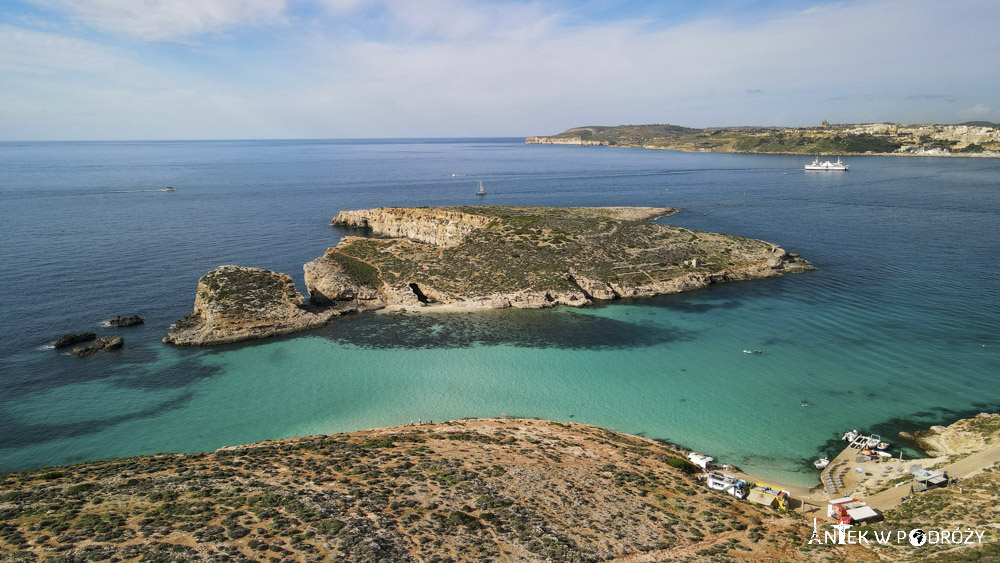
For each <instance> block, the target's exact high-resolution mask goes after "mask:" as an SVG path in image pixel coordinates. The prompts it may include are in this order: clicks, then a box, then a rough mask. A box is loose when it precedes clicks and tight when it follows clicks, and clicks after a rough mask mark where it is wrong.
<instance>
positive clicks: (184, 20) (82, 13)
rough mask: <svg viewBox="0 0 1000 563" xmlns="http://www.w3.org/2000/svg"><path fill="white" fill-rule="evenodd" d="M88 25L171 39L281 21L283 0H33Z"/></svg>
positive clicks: (118, 31) (148, 37)
mask: <svg viewBox="0 0 1000 563" xmlns="http://www.w3.org/2000/svg"><path fill="white" fill-rule="evenodd" d="M34 1H35V2H36V3H38V4H40V5H42V6H46V7H48V8H51V9H54V10H57V11H59V12H62V13H65V14H66V15H68V16H69V17H70V18H72V19H74V20H76V21H79V22H81V23H83V24H85V25H87V26H90V27H93V28H96V29H99V30H102V31H109V32H113V33H120V34H126V35H131V36H133V37H138V38H140V39H146V40H150V41H169V40H175V39H181V38H185V37H190V36H194V35H198V34H202V33H212V32H220V31H225V30H228V29H231V28H235V27H238V26H245V25H263V24H269V23H274V22H276V21H282V20H283V18H284V11H285V1H284V0H34Z"/></svg>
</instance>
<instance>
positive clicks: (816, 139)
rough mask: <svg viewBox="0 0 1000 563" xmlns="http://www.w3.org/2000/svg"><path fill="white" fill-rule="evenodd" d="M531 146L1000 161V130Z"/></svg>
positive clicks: (863, 130)
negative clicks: (966, 158)
mask: <svg viewBox="0 0 1000 563" xmlns="http://www.w3.org/2000/svg"><path fill="white" fill-rule="evenodd" d="M524 142H525V144H529V145H571V146H609V147H626V148H643V149H660V150H677V151H683V152H722V153H751V154H800V155H836V154H841V155H878V156H935V157H937V156H955V157H979V158H1000V125H998V124H994V123H987V122H969V123H965V124H959V125H937V124H922V125H900V124H898V123H896V124H888V123H870V124H849V125H829V124H827V123H825V122H824V123H823V124H822V125H820V126H819V127H712V128H705V129H696V128H691V127H683V126H680V125H659V124H655V125H618V126H613V127H607V126H588V127H574V128H572V129H567V130H566V131H563V132H562V133H559V134H556V135H540V136H533V137H527V138H526V139H525V140H524Z"/></svg>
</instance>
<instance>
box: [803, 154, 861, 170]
mask: <svg viewBox="0 0 1000 563" xmlns="http://www.w3.org/2000/svg"><path fill="white" fill-rule="evenodd" d="M850 167H851V166H850V165H849V164H844V163H843V162H841V161H840V157H837V162H830V161H829V160H828V161H826V162H820V161H819V157H818V156H817V157H816V159H815V160H813V161H812V164H806V170H830V171H840V172H847V169H848V168H850Z"/></svg>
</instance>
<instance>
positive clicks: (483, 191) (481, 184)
mask: <svg viewBox="0 0 1000 563" xmlns="http://www.w3.org/2000/svg"><path fill="white" fill-rule="evenodd" d="M476 195H486V188H484V187H483V181H482V180H480V181H479V189H478V190H476Z"/></svg>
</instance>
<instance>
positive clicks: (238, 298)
mask: <svg viewBox="0 0 1000 563" xmlns="http://www.w3.org/2000/svg"><path fill="white" fill-rule="evenodd" d="M354 310H357V308H356V307H351V306H348V307H326V308H315V307H309V306H307V305H306V304H305V303H304V299H303V298H302V295H300V294H299V292H298V291H297V290H296V289H295V282H294V281H292V278H291V276H289V275H288V274H281V273H278V272H273V271H271V270H262V269H260V268H246V267H242V266H231V265H229V266H219V267H218V268H216V269H214V270H212V271H211V272H209V273H207V274H205V275H204V276H203V277H202V278H201V279H200V280H198V293H197V296H196V297H195V302H194V311H193V312H192V313H190V314H189V315H187V316H186V317H185V318H184V319H182V320H180V321H177V323H176V324H175V325H174V328H173V329H172V330H171V331H170V333H169V334H167V337H166V338H164V339H163V341H164V342H167V343H170V344H195V345H197V344H222V343H227V342H239V341H242V340H251V339H255V338H264V337H267V336H275V335H279V334H288V333H291V332H298V331H302V330H307V329H310V328H315V327H318V326H322V325H324V324H326V323H327V322H328V321H329V320H330V319H331V318H333V317H336V316H337V315H340V314H343V313H344V312H349V311H354Z"/></svg>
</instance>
